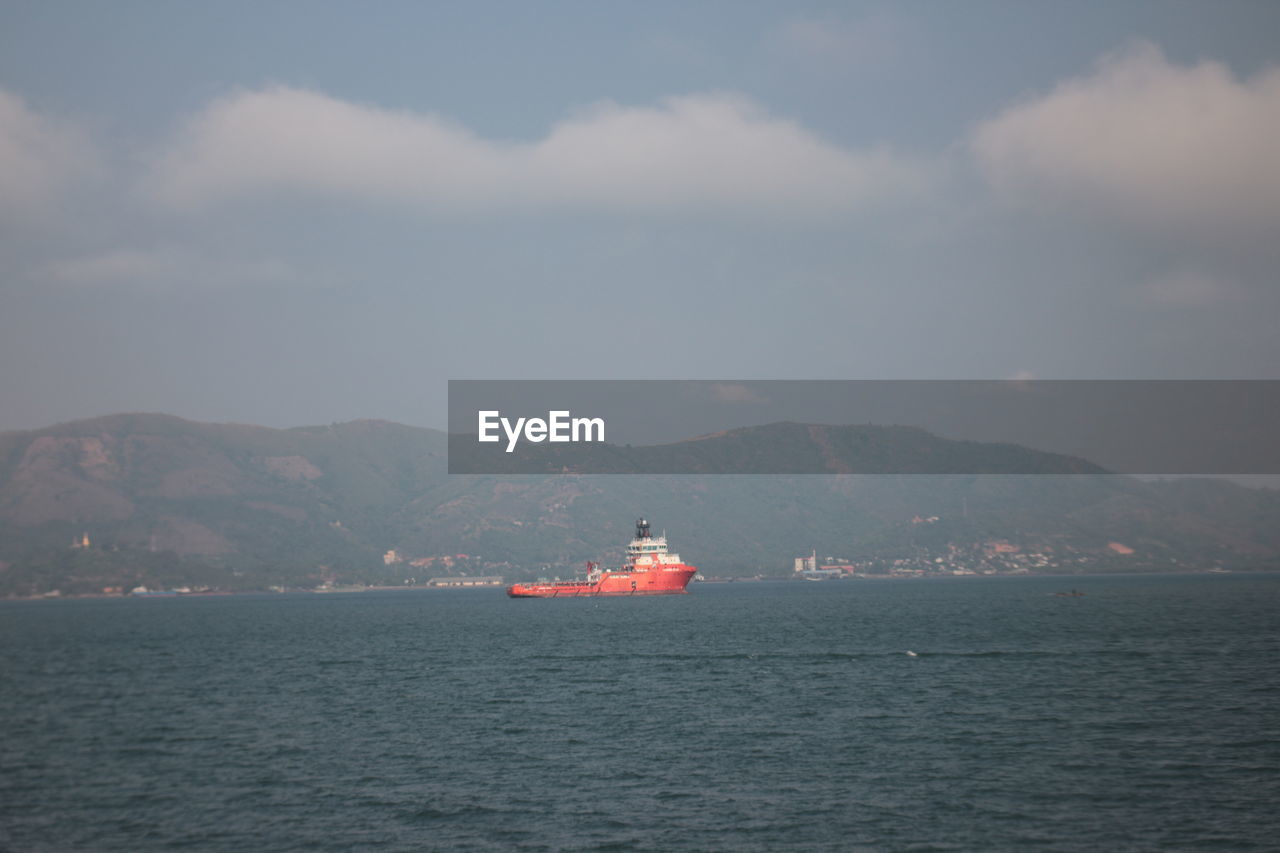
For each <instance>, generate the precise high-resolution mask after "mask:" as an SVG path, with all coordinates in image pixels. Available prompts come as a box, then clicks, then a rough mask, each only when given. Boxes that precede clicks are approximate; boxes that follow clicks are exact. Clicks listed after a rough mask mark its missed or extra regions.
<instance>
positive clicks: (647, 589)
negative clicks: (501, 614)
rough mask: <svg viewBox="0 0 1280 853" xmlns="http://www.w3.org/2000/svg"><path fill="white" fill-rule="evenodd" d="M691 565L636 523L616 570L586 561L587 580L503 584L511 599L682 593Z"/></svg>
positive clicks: (661, 538) (664, 539)
mask: <svg viewBox="0 0 1280 853" xmlns="http://www.w3.org/2000/svg"><path fill="white" fill-rule="evenodd" d="M697 571H698V570H697V568H695V567H694V566H686V565H685V564H684V563H682V562H680V555H679V554H672V553H671V552H670V551H668V550H667V537H666V536H654V535H653V534H652V533H650V532H649V522H647V521H645V520H644V519H643V518H642V519H640V520H639V521H637V522H636V538H635V539H632V540H631V544H630V545H628V546H627V564H626V565H625V566H623V567H622V568H620V569H601V568H600V567H599V566H598V565H596V564H595V563H587V579H586V580H580V581H538V582H537V583H517V584H512V585H511V586H509V587H507V595H509V596H511V597H512V598H571V597H576V596H592V595H677V594H679V595H683V594H684V593H685V592H686V590H685V587H686V586H688V585H689V579H690V578H692V577H693V575H694V573H695V572H697Z"/></svg>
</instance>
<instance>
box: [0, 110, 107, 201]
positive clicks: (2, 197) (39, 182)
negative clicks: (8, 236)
mask: <svg viewBox="0 0 1280 853" xmlns="http://www.w3.org/2000/svg"><path fill="white" fill-rule="evenodd" d="M95 168H96V156H95V155H94V152H93V150H92V149H91V148H90V147H89V145H88V144H87V142H86V141H85V140H84V139H83V138H82V137H81V136H80V134H79V133H77V132H76V131H75V130H73V129H71V128H69V127H65V126H63V125H61V124H59V123H58V122H56V121H54V120H52V119H50V118H48V117H45V116H42V115H40V114H38V113H37V112H35V111H33V110H32V109H31V108H30V107H28V106H27V105H26V103H24V102H23V101H22V99H21V98H18V97H17V96H15V95H12V94H10V93H8V92H6V91H5V90H3V89H0V217H4V218H6V219H9V218H12V219H24V218H39V217H42V216H44V215H46V214H47V213H48V212H49V211H50V209H51V207H52V205H53V203H54V202H55V201H56V199H57V198H58V196H59V195H60V193H62V192H63V191H64V190H65V189H66V188H67V186H68V185H69V184H70V183H71V182H72V181H73V180H75V179H76V178H78V177H81V176H83V175H86V174H88V173H91V172H92V171H93V170H94V169H95Z"/></svg>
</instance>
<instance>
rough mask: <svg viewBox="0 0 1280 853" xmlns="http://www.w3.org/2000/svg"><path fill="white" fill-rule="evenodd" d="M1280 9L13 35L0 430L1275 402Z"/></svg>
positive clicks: (215, 27) (295, 9) (15, 30)
mask: <svg viewBox="0 0 1280 853" xmlns="http://www.w3.org/2000/svg"><path fill="white" fill-rule="evenodd" d="M1278 33H1280V7H1277V6H1275V5H1268V4H1249V3H1225V4H1221V3H1219V4H1207V3H1201V4H1179V5H1173V4H1168V3H1152V2H1122V3H1114V4H1106V5H1095V6H1085V7H1076V8H1072V9H1071V10H1070V11H1069V12H1067V11H1066V10H1060V9H1059V8H1057V7H1055V6H1052V5H1049V6H1044V5H1040V6H1028V5H1023V4H1012V3H999V2H986V3H975V4H966V5H964V6H963V7H961V6H956V7H950V6H939V5H935V6H905V7H904V6H901V5H899V4H889V3H855V4H826V3H805V4H787V5H785V6H782V5H776V6H773V5H767V4H739V3H718V2H708V3H701V4H696V5H692V6H690V5H686V4H656V5H655V4H646V5H645V6H643V7H631V6H625V5H607V6H601V5H598V4H589V3H551V4H539V5H537V6H529V5H522V4H516V3H480V4H429V5H423V4H414V3H385V4H379V5H378V6H377V7H376V8H369V7H365V6H356V5H354V4H351V5H345V4H330V5H324V6H316V5H314V4H307V3H294V2H284V3H276V4H271V5H269V6H267V7H261V6H259V5H257V4H254V5H249V4H243V3H230V4H219V5H218V6H216V7H206V6H201V5H198V4H166V3H139V4H129V5H127V6H103V5H101V4H92V3H74V2H69V3H61V4H55V5H47V4H39V3H29V2H20V3H10V4H6V6H5V7H4V9H3V10H0V226H2V227H0V270H3V278H0V361H2V362H3V364H4V366H5V367H4V369H3V370H2V371H0V399H3V400H4V402H5V404H4V406H3V408H2V409H0V429H3V430H10V429H30V428H38V427H41V426H45V425H49V424H53V423H58V422H64V421H68V420H73V419H79V418H85V417H92V416H97V415H102V414H107V413H112V412H129V411H154V412H164V413H171V414H176V415H179V416H182V417H186V418H190V419H193V420H202V421H224V422H241V423H255V424H263V425H267V426H275V427H286V426H296V425H303V424H323V423H330V422H336V421H346V420H351V419H356V418H373V419H386V420H392V421H396V422H401V423H407V424H414V425H420V426H427V427H432V428H439V427H440V426H441V425H443V423H444V408H445V383H446V380H448V379H451V378H453V379H458V378H462V379H468V378H508V379H509V378H587V379H591V378H595V379H606V378H607V379H620V378H645V379H650V378H664V379H705V378H708V377H720V378H750V379H859V378H869V379H952V378H978V379H1000V378H1011V377H1019V378H1029V377H1037V378H1061V379H1112V378H1133V379H1199V378H1274V377H1275V376H1276V370H1275V366H1276V365H1277V364H1280V337H1278V336H1276V335H1275V333H1274V326H1275V318H1276V316H1277V308H1280V293H1278V292H1277V288H1276V281H1275V272H1274V271H1275V269H1277V267H1278V262H1280V255H1278V254H1277V252H1278V251H1280V249H1278V248H1277V247H1280V240H1277V239H1276V237H1277V236H1280V179H1277V178H1276V177H1275V175H1276V171H1275V169H1274V162H1273V161H1274V159H1275V157H1274V153H1275V143H1274V139H1276V138H1277V136H1280V132H1278V131H1280V47H1278V46H1277V45H1280V40H1278V39H1276V38H1275V36H1276V35H1277V34H1278Z"/></svg>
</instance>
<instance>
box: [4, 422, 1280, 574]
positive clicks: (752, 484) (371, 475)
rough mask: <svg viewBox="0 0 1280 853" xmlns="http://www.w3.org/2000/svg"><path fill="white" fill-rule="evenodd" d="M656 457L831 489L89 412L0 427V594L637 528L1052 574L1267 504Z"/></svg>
mask: <svg viewBox="0 0 1280 853" xmlns="http://www.w3.org/2000/svg"><path fill="white" fill-rule="evenodd" d="M665 447H666V448H667V449H666V450H663V451H661V452H663V453H677V454H681V455H682V460H683V461H684V462H686V463H688V462H690V461H692V462H693V463H697V461H698V458H699V456H701V458H702V459H703V460H704V461H705V463H706V464H708V465H710V464H712V462H714V463H715V464H717V465H720V464H723V463H724V461H725V460H726V459H728V460H731V461H732V460H740V461H749V462H751V464H753V465H754V464H759V463H760V461H761V459H762V458H764V459H765V460H766V461H768V459H769V458H772V459H774V460H775V461H779V462H781V461H787V455H788V454H792V455H793V456H792V457H791V458H790V459H789V462H794V461H795V455H802V456H804V457H805V458H807V459H810V460H813V461H814V464H815V465H819V464H820V466H821V470H822V471H823V472H824V473H837V474H839V476H825V477H810V476H781V475H771V476H764V475H757V476H745V475H743V476H707V477H702V476H692V475H672V476H659V475H630V476H604V475H594V476H578V475H572V474H570V475H558V476H530V475H515V476H499V475H473V476H453V477H451V476H448V475H447V473H446V470H447V455H446V452H447V436H446V435H445V434H444V433H442V432H438V431H435V430H429V429H422V428H418V427H411V426H405V425H402V424H396V423H391V422H386V421H353V422H348V423H341V424H332V425H329V426H316V427H298V428H293V429H272V428H267V427H259V426H252V425H243V424H209V423H199V422H194V421H187V420H183V419H181V418H177V417H173V416H170V415H159V414H119V415H108V416H104V417H100V418H92V419H88V420H82V421H75V422H71V423H65V424H58V425H55V426H51V427H48V428H45V429H39V430H26V431H20V432H6V433H0V595H31V594H40V593H44V592H49V591H52V590H60V591H62V592H64V593H68V594H70V593H78V592H99V591H101V590H103V589H118V588H122V587H131V586H132V585H137V584H142V585H147V586H153V587H154V586H156V585H160V586H171V585H177V584H183V585H204V586H210V587H215V588H222V589H260V588H266V587H267V586H276V585H278V586H314V585H316V584H318V583H323V582H326V581H327V582H343V581H344V580H346V581H359V582H364V583H386V584H401V583H404V581H405V580H408V579H414V580H416V581H419V582H420V581H422V580H423V579H425V578H427V577H432V576H437V575H442V574H457V573H464V572H465V573H470V574H476V573H491V574H504V575H507V576H523V575H528V574H537V573H547V572H551V573H563V572H566V571H571V570H572V568H573V567H574V566H577V565H580V564H581V563H582V562H584V561H585V560H588V559H593V560H600V559H604V560H606V561H607V560H610V559H618V558H620V556H621V554H620V546H621V544H623V543H625V541H626V539H627V538H628V537H629V535H630V525H631V522H632V521H633V520H634V517H635V516H637V515H639V514H646V515H648V516H649V517H650V518H651V519H652V520H653V522H654V524H655V525H656V526H657V527H659V528H660V529H661V528H666V529H667V530H668V532H669V534H670V536H671V538H672V544H673V546H674V547H676V548H677V549H678V550H680V552H681V553H682V555H683V556H685V557H686V558H687V559H689V560H690V561H691V562H693V563H694V564H696V565H699V566H700V567H701V568H702V569H703V571H704V572H705V573H708V574H725V575H733V574H756V573H759V572H765V573H780V572H786V571H787V570H788V569H789V567H790V561H791V558H792V557H794V556H796V555H799V554H801V553H807V552H808V551H809V550H810V549H811V548H815V547H816V548H817V549H818V550H819V552H820V554H824V555H826V554H830V555H832V556H838V557H843V558H846V559H859V560H865V561H880V562H881V563H884V562H885V561H892V560H895V559H897V560H905V561H915V564H919V565H930V564H933V563H934V562H936V563H937V564H939V565H943V564H944V561H946V560H951V559H953V558H954V559H957V560H958V559H960V557H961V556H963V555H967V554H972V555H980V554H982V553H985V552H989V551H991V549H992V548H993V547H994V546H992V544H991V543H993V542H1005V543H1006V545H1005V546H1001V547H1002V548H1006V549H1020V550H1019V551H1018V552H1019V553H1024V554H1031V553H1035V554H1040V553H1048V554H1049V555H1050V559H1052V560H1053V561H1054V564H1055V565H1056V566H1057V567H1058V568H1059V569H1061V570H1066V571H1076V570H1151V569H1159V568H1165V569H1175V570H1176V569H1181V568H1192V567H1201V568H1205V567H1209V566H1213V565H1228V566H1233V567H1245V568H1264V567H1269V566H1273V565H1276V563H1277V559H1278V558H1280V494H1278V493H1276V492H1274V491H1270V490H1255V489H1248V488H1244V487H1241V486H1237V485H1234V484H1231V483H1225V482H1220V481H1206V480H1183V481H1173V482H1168V483H1144V482H1141V481H1138V480H1135V479H1132V478H1128V477H1121V476H1117V475H1107V474H1105V473H1102V472H1101V469H1099V468H1097V467H1096V466H1092V465H1090V464H1089V463H1087V462H1085V461H1084V460H1077V459H1072V458H1071V457H1058V456H1055V455H1053V454H1042V455H1041V456H1043V457H1044V460H1045V462H1046V469H1045V470H1046V473H1071V474H1074V475H1075V476H1039V477H1037V476H995V475H992V476H973V475H951V476H925V475H892V476H891V475H879V476H854V475H850V474H849V472H866V471H874V470H876V468H875V466H876V465H885V464H892V465H893V466H909V463H910V460H911V454H913V453H916V454H919V453H930V454H934V459H933V461H934V462H936V459H937V456H936V455H937V454H940V453H946V454H954V455H955V458H956V459H957V460H958V461H960V462H963V463H965V465H973V464H975V459H974V458H973V456H972V455H970V456H968V457H966V456H965V454H966V453H968V454H993V456H992V458H991V459H990V460H988V462H989V463H990V464H992V465H995V466H998V465H1000V464H1006V463H1008V462H1009V460H1012V459H1018V458H1019V455H1020V454H1035V453H1036V452H1035V451H1030V450H1027V449H1026V448H1019V447H1016V446H1013V445H977V444H975V443H965V442H947V441H946V440H944V439H939V438H938V437H936V436H932V435H930V434H929V433H927V432H925V431H923V430H916V429H914V428H908V427H829V426H816V425H806V424H788V423H784V424H773V425H769V426H764V427H752V428H749V429H744V430H731V431H729V432H727V433H724V434H720V435H714V436H706V437H700V438H698V439H697V440H689V441H685V442H679V443H676V444H674V445H667V446H665ZM622 450H624V451H626V450H631V451H639V454H638V456H641V457H642V456H643V454H644V452H646V449H644V448H630V449H627V448H623V449H622ZM620 458H621V459H622V460H623V462H626V463H627V464H634V463H635V460H636V458H638V457H637V455H632V456H627V455H625V454H623V455H621V456H620ZM1026 458H1027V457H1025V456H1022V457H1021V460H1020V461H1021V463H1022V464H1025V461H1026ZM1036 458H1040V457H1039V456H1037V457H1036ZM627 460H630V462H628V461H627ZM642 461H643V460H642ZM979 461H980V460H979ZM1050 462H1052V464H1049V463H1050ZM620 464H621V463H620ZM898 469H899V470H910V468H909V467H899V468H898ZM623 470H626V469H623ZM881 470H883V469H881ZM995 470H999V468H998V467H997V468H995ZM921 520H923V522H922V521H921ZM86 536H87V537H88V545H87V547H86V545H85V537H86ZM996 550H1000V549H998V548H997V549H996ZM389 552H391V553H389ZM1011 553H1012V552H1011ZM975 558H976V557H975ZM984 559H985V558H984ZM1073 561H1074V562H1073ZM1174 561H1177V562H1174ZM993 565H1002V566H1013V565H1014V563H1012V562H1009V561H1007V560H1006V562H1005V563H999V564H994V563H993ZM1033 565H1034V564H1033Z"/></svg>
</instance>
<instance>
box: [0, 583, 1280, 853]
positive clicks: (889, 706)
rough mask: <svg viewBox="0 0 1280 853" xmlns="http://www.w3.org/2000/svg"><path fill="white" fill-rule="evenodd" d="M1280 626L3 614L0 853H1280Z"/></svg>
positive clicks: (645, 604)
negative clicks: (1167, 852) (1138, 852)
mask: <svg viewBox="0 0 1280 853" xmlns="http://www.w3.org/2000/svg"><path fill="white" fill-rule="evenodd" d="M1073 589H1074V590H1076V591H1077V592H1080V593H1083V595H1059V594H1058V593H1069V592H1071V591H1072V590H1073ZM1278 605H1280V576H1275V575H1219V576H1215V575H1168V576H1108V577H1073V578H1052V577H1022V578H1017V577H999V578H955V579H900V580H899V579H885V580H859V581H826V582H803V581H794V582H761V583H723V584H717V583H704V584H697V583H695V584H694V585H693V586H692V587H691V592H690V594H689V595H684V596H660V597H648V598H606V599H600V598H596V599H570V600H563V599H562V600H537V599H534V600H515V599H509V598H507V597H506V596H505V595H504V594H503V593H502V591H501V590H499V589H469V590H421V591H403V592H367V593H353V594H333V595H315V594H282V595H261V596H252V595H238V596H226V597H195V596H192V597H177V598H150V599H96V600H94V599H79V600H51V601H7V602H0V658H2V660H0V850H4V851H63V850H90V851H98V850H101V851H108V850H109V851H117V850H119V851H147V850H175V849H187V850H217V851H222V850H226V851H232V850H234V851H245V850H251V851H328V850H334V851H337V850H342V851H347V850H396V851H399V850H405V851H418V850H582V851H588V850H601V851H604V850H611V851H625V850H637V851H641V850H643V851H686V850H688V851H713V850H725V851H730V850H732V851H791V850H795V851H815V850H833V851H835V850H839V851H859V850H868V851H871V850H876V851H878V850H903V851H952V850H958V851H1028V850H1037V851H1039V850H1043V851H1099V850H1106V851H1112V850H1115V851H1122V850H1162V851H1163V850H1277V849H1280V805H1278V804H1280V672H1278V668H1277V665H1278V662H1280V618H1278V617H1280V612H1278Z"/></svg>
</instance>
